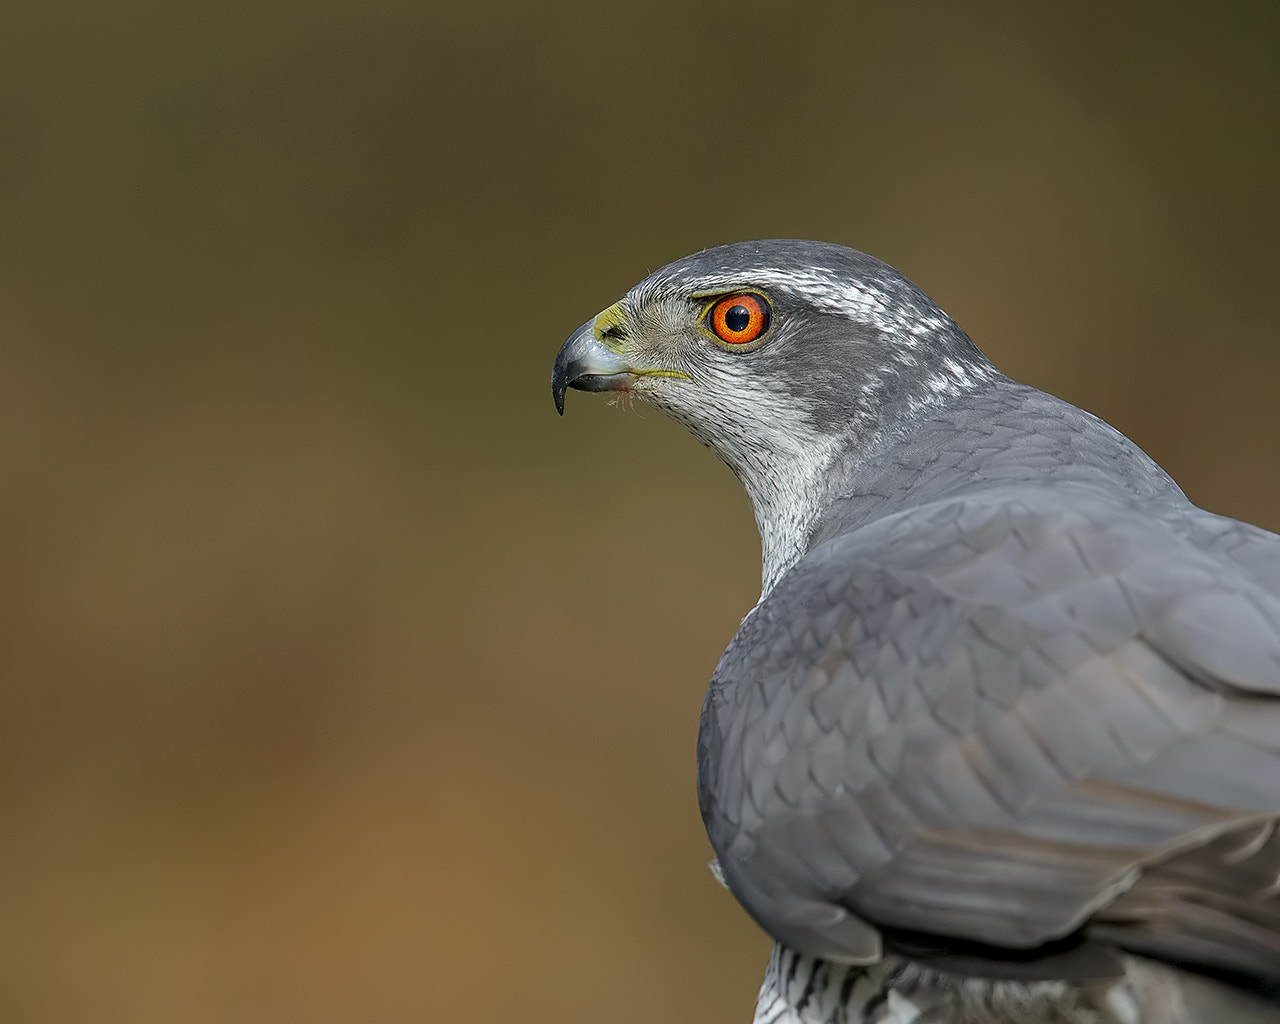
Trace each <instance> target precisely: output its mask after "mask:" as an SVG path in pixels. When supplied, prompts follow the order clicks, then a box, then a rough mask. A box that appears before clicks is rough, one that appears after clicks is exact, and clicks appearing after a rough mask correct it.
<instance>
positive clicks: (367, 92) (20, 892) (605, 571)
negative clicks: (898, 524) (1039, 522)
mask: <svg viewBox="0 0 1280 1024" xmlns="http://www.w3.org/2000/svg"><path fill="white" fill-rule="evenodd" d="M1278 139H1280V6H1278V5H1276V4H1275V3H1274V0H1257V2H1224V3H1218V4H1213V5H1207V4H1171V3H1161V2H1151V3H1118V4H1117V3H1112V2H1083V3H1075V4H1039V5H1026V4H1021V3H1017V2H1013V0H1009V2H1003V3H984V4H980V5H961V4H953V3H950V2H945V0H940V2H934V3H915V2H903V3H892V4H886V3H869V2H850V3H845V4H807V3H799V4H795V5H789V6H788V5H781V4H777V3H764V2H758V0H733V2H728V0H724V2H710V0H696V2H687V3H682V4H675V3H654V2H646V0H635V2H632V3H627V4H610V3H604V4H602V3H597V2H588V0H543V2H541V3H538V4H533V3H520V2H516V0H479V2H473V3H440V2H433V0H426V2H423V0H363V2H361V3H354V2H349V3H341V2H334V0H308V2H305V3H304V2H301V0H253V2H248V0H220V2H218V3H214V2H212V0H203V2H199V0H198V2H192V3H174V2H173V0H121V2H118V3H115V4H104V3H93V2H90V0H7V2H6V3H4V4H3V6H0V564H2V566H3V570H2V572H0V606H2V608H3V614H0V1019H3V1020H4V1021H6V1022H28V1021H31V1022H45V1021H49V1022H55V1021H57V1022H60V1021H88V1020H92V1021H94V1022H95V1024H111V1022H116V1021H119V1022H130V1024H148V1022H165V1024H169V1022H184V1024H185V1022H191V1024H204V1022H210V1024H212V1022H273V1024H274V1022H317V1024H327V1022H348V1021H352V1022H354V1021H378V1022H401V1021H404V1022H410V1021H427V1022H437V1021H438V1022H449V1024H473V1022H474V1024H479V1022H500V1021H520V1022H525V1024H538V1022H544V1021H545V1022H555V1024H573V1022H579V1021H580V1022H587V1021H600V1020H607V1021H610V1022H614V1024H628V1022H635V1024H641V1022H645V1024H648V1022H653V1021H657V1020H661V1021H691V1022H695V1021H696V1022H699V1024H717V1022H724V1024H730V1022H743V1021H746V1020H748V1019H749V1016H748V1015H749V1013H750V1009H751V1006H752V1003H753V999H754V993H755V989H756V986H757V985H758V982H759V977H760V972H761V968H762V965H763V960H764V957H765V955H766V951H767V943H766V941H765V940H764V938H763V937H762V936H761V935H760V934H759V933H758V932H757V931H756V930H755V928H754V926H753V925H752V924H751V923H750V922H749V921H748V920H747V918H746V917H745V915H743V914H742V913H741V912H740V911H739V910H738V909H737V907H736V906H735V905H734V903H733V901H732V900H731V899H730V898H729V897H728V896H727V895H726V894H725V893H723V892H722V891H720V890H719V889H718V887H717V886H716V885H715V884H714V882H713V881H712V879H711V876H710V875H709V874H708V872H707V870H706V867H705V862H706V860H707V858H708V856H709V851H708V849H707V847H706V844H705V840H704V838H703V835H702V830H701V826H700V823H699V821H698V816H697V809H696V803H695V799H694V788H693V773H694V758H693V751H694V735H695V729H696V723H697V716H698V710H699V706H700V703H701V699H702V692H703V687H704V684H705V681H706V679H707V677H708V675H709V673H710V670H711V668H712V666H713V665H714V663H715V660H716V657H717V655H718V653H719V651H720V650H721V648H722V646H723V644H724V642H725V641H726V640H727V639H728V637H729V636H730V635H731V634H732V632H733V630H734V628H735V625H736V623H737V620H738V618H739V617H740V616H741V615H742V614H743V613H744V612H745V611H746V609H747V608H749V607H750V606H751V604H752V603H753V602H754V600H755V597H756V595H757V592H758V586H759V577H758V572H759V564H758V546H757V541H756V538H755V534H754V528H753V524H752V520H751V516H750V512H749V509H748V506H747V503H746V500H745V498H743V497H742V496H741V495H740V494H739V493H738V490H737V487H736V484H735V483H734V481H733V480H732V478H731V477H730V475H729V473H728V472H727V471H726V470H724V469H723V468H722V467H720V466H719V464H718V463H716V462H715V460H714V459H713V458H712V457H711V456H710V455H708V454H707V453H705V452H704V451H703V450H702V449H701V448H700V447H699V446H697V445H696V444H694V443H693V442H692V441H690V440H688V439H687V438H686V437H685V436H684V435H683V434H682V433H681V431H680V430H678V429H677V428H675V427H674V426H672V425H670V424H668V423H666V422H665V421H664V420H662V419H661V417H659V416H658V415H657V414H656V413H652V412H646V411H644V410H643V409H635V410H634V411H625V410H622V409H618V408H610V407H609V404H608V403H607V402H606V401H605V400H603V399H601V398H599V397H596V396H584V395H579V394H571V395H570V397H569V407H568V414H567V416H566V417H565V419H564V420H563V421H561V420H558V419H557V418H556V416H555V414H554V411H553V408H552V404H551V399H550V395H549V393H548V386H547V385H548V374H549V370H550V366H551V361H552V358H553V356H554V354H555V351H556V349H557V347H558V346H559V344H560V342H561V341H562V340H563V338H564V337H566V336H567V335H568V334H569V332H570V331H571V330H572V329H573V328H574V327H576V326H577V325H578V324H579V323H580V322H582V321H583V320H584V319H586V318H587V317H588V316H590V315H593V314H594V313H595V312H596V311H597V310H599V309H600V308H602V307H603V306H605V305H607V304H608V303H610V302H612V301H613V300H614V299H616V298H617V297H618V296H619V295H620V294H621V293H622V292H623V291H625V290H626V288H628V287H629V286H630V285H631V284H633V283H634V282H635V281H636V280H638V279H639V278H640V277H642V276H644V274H645V273H647V272H648V271H649V270H651V269H656V268H657V267H658V266H660V265H661V264H663V263H665V262H667V261H669V260H671V259H674V258H676V257H679V256H681V255H683V254H685V253H687V252H689V251H692V250H695V249H698V248H702V247H704V246H707V245H711V244H716V243H719V242H724V241H730V240H734V239H740V238H750V237H762V236H800V237H814V238H822V239H827V240H831V241H838V242H843V243H846V244H851V245H854V246H856V247H859V248H863V249H866V250H868V251H870V252H873V253H875V254H876V255H879V256H881V257H882V258H885V259H887V260H889V261H890V262H892V263H894V264H895V265H897V266H898V267H900V268H901V269H902V270H903V271H904V272H906V273H907V274H908V275H909V276H911V277H912V278H913V279H915V280H916V281H917V282H919V283H920V284H921V285H922V286H923V287H924V288H925V289H926V290H927V291H929V292H930V293H931V294H932V295H933V296H934V297H935V298H936V299H937V300H938V301H939V302H940V303H941V304H942V305H943V306H944V308H946V309H947V310H948V311H949V312H951V313H952V314H953V315H954V316H955V317H956V318H957V319H958V320H959V321H960V322H961V324H962V325H964V326H965V328H966V329H967V330H968V331H969V333H970V334H971V335H972V336H973V337H974V338H975V340H977V341H978V343H979V344H980V345H981V346H983V347H984V349H985V350H986V351H987V353H988V354H989V355H990V356H991V357H992V358H993V359H994V360H995V361H996V362H997V364H998V365H999V366H1001V367H1002V368H1003V369H1005V370H1006V371H1007V372H1009V373H1011V374H1012V375H1015V376H1017V377H1020V378H1022V379H1024V380H1026V381H1028V382H1030V383H1034V384H1036V385H1038V386H1041V387H1043V388H1045V389H1047V390H1049V391H1052V392H1055V393H1057V394H1060V395H1062V396H1064V397H1066V398H1068V399H1070V400H1072V401H1075V402H1077V403H1079V404H1082V405H1084V406H1086V407H1087V408H1089V409H1091V410H1093V411H1095V412H1097V413H1099V414H1101V415H1102V416H1104V417H1105V418H1107V419H1109V420H1110V421H1111V422H1113V423H1114V424H1116V425H1117V426H1119V427H1120V428H1121V429H1123V430H1125V431H1127V432H1128V433H1130V434H1131V435H1132V436H1133V437H1134V438H1135V439H1137V440H1138V441H1139V443H1141V444H1142V445H1143V446H1144V447H1145V448H1146V449H1147V450H1148V451H1150V452H1151V453H1152V454H1153V455H1155V456H1156V457H1157V458H1158V459H1159V460H1160V461H1161V462H1163V463H1164V465H1165V466H1166V467H1167V468H1169V469H1170V470H1171V471H1172V472H1173V473H1174V475H1175V476H1176V477H1177V478H1178V480H1179V481H1180V482H1181V483H1182V484H1183V486H1184V488H1185V489H1186V490H1187V492H1188V493H1189V494H1190V496H1191V497H1192V498H1194V499H1195V500H1197V501H1198V502H1200V503H1202V504H1205V505H1207V506H1208V507H1210V508H1213V509H1215V510H1219V511H1222V512H1226V513H1229V514H1232V515H1235V516H1239V517H1242V518H1247V519H1251V520H1254V521H1257V522H1259V523H1261V524H1263V525H1266V526H1269V527H1271V528H1272V529H1276V528H1280V472H1277V461H1278V460H1277V444H1278V442H1280V408H1278V407H1277V403H1276V400H1275V395H1276V388H1277V379H1278V376H1280V350H1278V348H1277V342H1278V341H1280V331H1278V330H1277V322H1278V321H1280V288H1277V281H1278V280H1280V246H1278V245H1277V238H1280V199H1277V188H1276V185H1277V163H1278V159H1280V142H1278Z"/></svg>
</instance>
